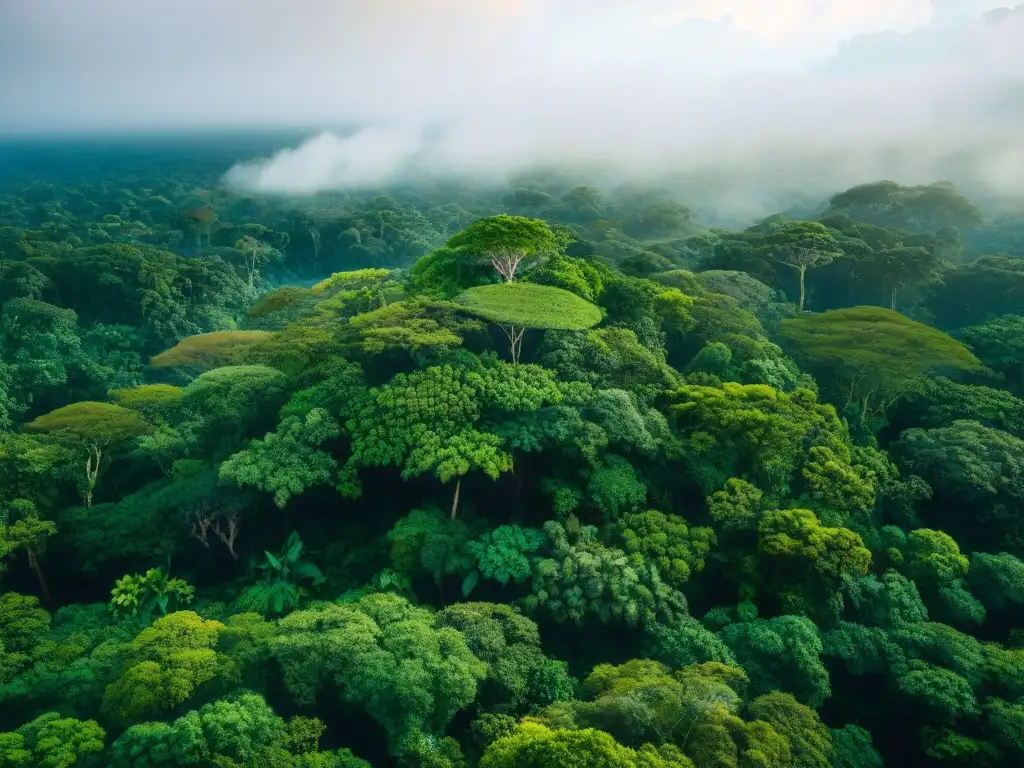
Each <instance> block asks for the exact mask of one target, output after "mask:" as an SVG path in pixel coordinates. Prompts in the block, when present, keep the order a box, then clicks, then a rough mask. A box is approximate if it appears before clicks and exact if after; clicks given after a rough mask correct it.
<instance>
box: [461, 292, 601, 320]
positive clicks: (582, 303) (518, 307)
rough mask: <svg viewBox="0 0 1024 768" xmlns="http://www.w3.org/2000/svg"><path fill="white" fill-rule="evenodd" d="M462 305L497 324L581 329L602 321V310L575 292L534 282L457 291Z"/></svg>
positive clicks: (467, 310) (472, 312)
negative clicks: (459, 292)
mask: <svg viewBox="0 0 1024 768" xmlns="http://www.w3.org/2000/svg"><path fill="white" fill-rule="evenodd" d="M455 301H456V302H457V303H458V304H460V305H461V306H462V307H463V309H464V310H465V311H466V312H467V313H469V314H471V315H475V316H477V317H481V318H483V319H484V320H487V321H489V322H492V323H497V324H499V325H513V326H518V327H522V328H543V329H546V330H559V331H584V330H586V329H587V328H591V327H593V326H595V325H597V324H598V323H599V322H601V310H600V309H598V308H597V306H595V305H594V304H591V303H590V302H589V301H587V300H586V299H581V298H580V297H579V296H577V295H576V294H575V293H570V292H569V291H566V290H563V289H561V288H555V287H554V286H551V285H537V284H535V283H495V284H492V285H478V286H476V287H475V288H469V289H468V290H465V291H463V292H462V293H461V294H459V295H458V296H457V297H456V298H455Z"/></svg>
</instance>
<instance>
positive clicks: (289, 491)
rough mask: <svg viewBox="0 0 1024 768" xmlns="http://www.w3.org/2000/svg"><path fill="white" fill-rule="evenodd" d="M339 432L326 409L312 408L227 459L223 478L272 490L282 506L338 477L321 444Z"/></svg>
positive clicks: (240, 484) (222, 474) (335, 465)
mask: <svg viewBox="0 0 1024 768" xmlns="http://www.w3.org/2000/svg"><path fill="white" fill-rule="evenodd" d="M339 434H341V428H340V427H339V426H338V423H337V422H336V421H335V420H334V419H332V418H331V417H330V416H329V415H328V413H327V411H326V410H324V409H323V408H314V409H312V410H311V411H310V412H309V413H307V414H306V416H305V419H299V418H298V417H297V416H289V417H288V418H286V419H284V420H283V421H282V422H281V423H280V424H279V425H278V427H277V430H276V431H275V432H271V433H269V434H268V435H267V436H266V437H264V438H263V439H262V440H254V441H253V442H252V443H250V444H249V447H248V448H246V449H245V450H244V451H239V452H238V453H236V454H234V455H233V456H231V457H230V458H228V459H227V460H226V461H224V463H223V464H221V465H220V470H219V474H220V477H221V478H222V479H224V480H232V481H234V482H235V483H236V484H237V485H238V486H239V487H240V488H241V487H245V486H247V485H248V486H254V487H255V488H258V489H259V490H261V491H266V492H269V493H273V494H274V503H275V504H277V506H279V507H282V508H283V507H284V506H285V505H287V504H288V501H289V500H290V499H291V498H292V497H293V496H297V495H299V494H300V493H302V492H303V491H304V490H306V489H307V488H309V487H310V486H313V485H317V484H327V483H330V482H331V480H332V479H333V478H334V477H335V475H336V473H337V463H336V462H335V460H334V459H333V458H332V457H331V455H330V454H329V453H327V452H326V451H322V450H319V446H320V445H321V444H322V443H324V442H325V441H327V440H330V439H332V438H336V437H338V435H339Z"/></svg>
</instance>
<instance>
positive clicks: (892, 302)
mask: <svg viewBox="0 0 1024 768" xmlns="http://www.w3.org/2000/svg"><path fill="white" fill-rule="evenodd" d="M889 309H891V310H892V311H893V312H895V311H896V289H895V288H893V289H892V296H891V299H890V302H889Z"/></svg>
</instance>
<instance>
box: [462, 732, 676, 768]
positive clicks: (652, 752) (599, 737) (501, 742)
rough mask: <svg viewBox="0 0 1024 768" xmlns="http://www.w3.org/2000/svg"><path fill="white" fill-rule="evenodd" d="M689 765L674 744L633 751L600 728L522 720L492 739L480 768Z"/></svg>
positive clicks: (665, 767)
mask: <svg viewBox="0 0 1024 768" xmlns="http://www.w3.org/2000/svg"><path fill="white" fill-rule="evenodd" d="M527 766H537V768H555V766H558V768H586V766H595V768H597V767H599V768H641V766H642V767H643V768H691V766H693V763H692V762H691V761H690V760H689V759H688V758H686V757H684V756H683V755H682V754H680V753H679V751H678V750H677V749H675V748H674V747H667V746H666V747H661V748H656V747H654V746H651V745H649V744H648V745H645V746H643V747H641V748H640V749H639V750H633V749H630V748H629V747H624V746H622V745H621V744H619V743H617V742H616V741H615V739H613V738H612V737H611V736H609V735H608V734H607V733H604V732H603V731H599V730H595V729H594V728H584V729H581V730H575V729H566V728H556V729H551V728H548V727H546V726H544V725H541V724H540V723H534V722H529V721H526V722H523V723H521V724H520V725H519V726H517V727H516V729H515V731H513V732H512V733H511V734H510V735H508V736H504V737H502V738H500V739H498V740H497V741H495V742H493V743H492V744H491V745H490V746H489V747H488V748H487V751H486V752H485V753H484V756H483V758H482V759H481V761H480V768H526V767H527Z"/></svg>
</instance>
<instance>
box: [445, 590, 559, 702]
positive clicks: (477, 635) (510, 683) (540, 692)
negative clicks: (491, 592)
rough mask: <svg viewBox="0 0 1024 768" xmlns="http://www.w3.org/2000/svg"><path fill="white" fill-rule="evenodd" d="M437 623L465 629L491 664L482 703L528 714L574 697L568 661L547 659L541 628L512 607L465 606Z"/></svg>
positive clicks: (473, 647) (472, 645)
mask: <svg viewBox="0 0 1024 768" xmlns="http://www.w3.org/2000/svg"><path fill="white" fill-rule="evenodd" d="M437 625H438V626H442V627H452V628H454V629H457V630H459V632H461V633H462V634H463V636H464V637H465V641H466V645H467V646H468V648H469V650H470V651H472V652H473V654H474V655H475V656H476V657H477V658H479V659H480V660H481V661H482V662H484V663H485V664H486V665H487V668H488V670H487V677H486V679H485V680H484V681H483V683H482V684H481V691H480V701H481V703H482V704H483V705H484V706H486V707H487V708H488V709H489V710H491V711H496V712H524V711H528V710H530V709H534V708H536V707H540V706H546V705H548V704H551V703H552V702H555V701H565V700H568V699H571V698H572V695H573V692H574V690H573V689H574V681H573V679H572V678H571V677H570V676H569V672H568V668H567V665H566V664H565V662H560V661H554V660H552V659H549V658H547V657H546V656H545V655H544V653H543V651H542V650H541V646H540V633H539V631H538V629H537V625H536V624H535V623H534V622H533V621H531V620H530V619H529V618H527V617H526V616H523V615H522V614H520V613H517V612H516V611H514V610H513V609H512V608H511V607H509V606H507V605H500V604H494V603H460V604H458V605H452V606H449V607H448V608H445V609H444V610H443V611H441V612H440V613H438V615H437Z"/></svg>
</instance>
